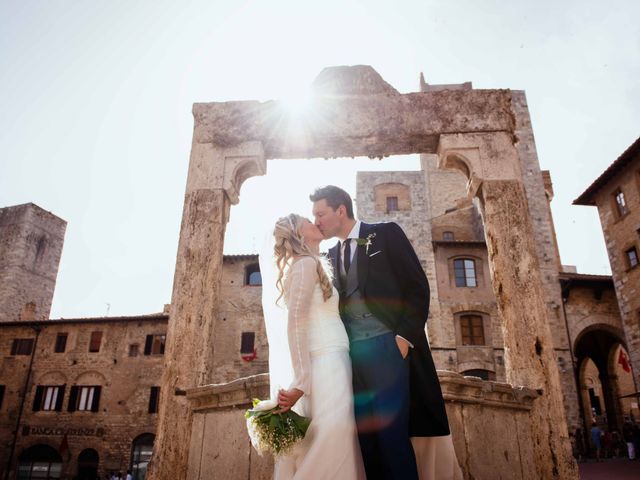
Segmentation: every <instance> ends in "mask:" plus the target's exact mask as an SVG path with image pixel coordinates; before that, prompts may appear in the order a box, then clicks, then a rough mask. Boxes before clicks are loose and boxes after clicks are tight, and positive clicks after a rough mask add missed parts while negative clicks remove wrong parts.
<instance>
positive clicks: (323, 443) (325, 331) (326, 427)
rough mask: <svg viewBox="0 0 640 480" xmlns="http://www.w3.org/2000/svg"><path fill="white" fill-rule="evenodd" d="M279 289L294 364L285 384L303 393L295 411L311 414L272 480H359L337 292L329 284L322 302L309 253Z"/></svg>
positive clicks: (348, 362)
mask: <svg viewBox="0 0 640 480" xmlns="http://www.w3.org/2000/svg"><path fill="white" fill-rule="evenodd" d="M284 291H285V294H284V300H285V303H286V306H287V311H288V315H287V316H288V320H287V337H288V343H289V350H290V353H291V366H292V369H293V381H292V383H291V384H290V385H289V386H288V388H298V389H300V390H302V391H303V392H304V396H303V397H302V398H301V399H300V400H299V401H298V402H297V403H296V405H295V407H294V410H295V411H297V412H298V413H299V414H301V415H304V416H306V417H309V418H311V425H310V427H309V430H308V431H307V434H306V436H305V438H304V439H303V440H302V441H301V442H300V443H299V444H298V445H297V446H296V447H295V448H294V450H293V452H292V453H290V454H288V455H286V456H282V457H279V458H277V459H276V462H275V471H274V479H275V480H290V479H295V480H305V479H309V480H312V479H313V480H322V479H326V480H330V479H340V480H351V479H364V478H365V474H364V467H363V464H362V455H361V453H360V447H359V444H358V436H357V431H356V426H355V420H354V414H353V388H352V383H351V360H350V358H349V339H348V337H347V333H346V331H345V328H344V325H343V323H342V321H341V320H340V316H339V314H338V292H337V291H336V290H335V289H333V295H332V296H331V297H330V298H329V299H327V301H324V298H323V295H322V290H321V288H320V284H319V279H318V274H317V272H316V260H315V259H314V258H312V257H302V258H300V259H298V260H296V261H295V262H294V263H293V265H292V266H291V268H290V271H289V273H288V275H287V278H286V280H285V283H284ZM285 388H287V387H285Z"/></svg>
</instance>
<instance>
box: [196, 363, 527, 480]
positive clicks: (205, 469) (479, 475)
mask: <svg viewBox="0 0 640 480" xmlns="http://www.w3.org/2000/svg"><path fill="white" fill-rule="evenodd" d="M439 379H440V385H441V387H442V393H443V396H444V399H445V406H446V409H447V415H448V417H449V424H450V427H451V432H452V438H453V442H454V448H455V451H456V457H457V460H458V462H459V464H460V465H461V466H462V467H463V468H462V470H463V471H464V473H465V478H467V479H475V480H495V479H497V478H505V479H506V478H508V479H511V480H533V479H536V478H539V477H537V476H536V474H535V470H534V469H533V466H532V462H531V458H532V444H531V430H532V425H533V424H534V422H535V420H534V419H533V418H532V416H531V413H530V410H531V407H532V405H533V403H534V402H535V401H536V399H537V398H538V394H537V392H535V391H534V390H531V389H527V388H522V387H520V388H513V387H512V386H511V385H507V384H504V383H496V382H482V381H480V380H478V379H473V378H463V377H462V376H461V375H458V374H456V373H452V372H439ZM268 393H269V379H268V376H267V375H257V376H252V377H248V378H240V379H237V380H235V381H233V382H230V383H228V384H224V385H206V386H202V387H198V388H195V389H191V390H189V391H188V392H187V398H188V399H189V400H190V402H191V408H192V409H193V411H194V421H193V426H192V434H191V445H190V448H189V470H188V473H187V476H186V478H188V479H189V480H209V479H211V478H218V472H225V477H224V478H225V479H227V480H268V479H271V478H272V477H273V458H272V456H271V455H268V454H265V455H264V456H262V457H261V456H259V455H257V454H256V452H255V450H254V449H253V448H252V447H251V444H250V442H249V441H248V439H247V432H246V426H245V424H246V421H245V419H244V410H245V409H247V408H249V406H250V403H251V399H252V398H255V397H259V398H264V397H265V396H266V395H268ZM487 439H491V441H490V442H487ZM478 445H482V448H477V446H478Z"/></svg>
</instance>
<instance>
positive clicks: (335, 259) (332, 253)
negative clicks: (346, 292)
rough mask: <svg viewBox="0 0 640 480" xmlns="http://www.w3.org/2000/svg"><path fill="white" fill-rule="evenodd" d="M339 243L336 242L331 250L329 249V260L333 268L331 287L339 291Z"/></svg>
mask: <svg viewBox="0 0 640 480" xmlns="http://www.w3.org/2000/svg"><path fill="white" fill-rule="evenodd" d="M339 253H340V242H338V243H337V244H336V245H335V246H334V247H333V248H330V249H329V260H330V261H331V266H332V267H333V286H334V287H336V290H338V291H339V292H340V291H341V286H340V255H339Z"/></svg>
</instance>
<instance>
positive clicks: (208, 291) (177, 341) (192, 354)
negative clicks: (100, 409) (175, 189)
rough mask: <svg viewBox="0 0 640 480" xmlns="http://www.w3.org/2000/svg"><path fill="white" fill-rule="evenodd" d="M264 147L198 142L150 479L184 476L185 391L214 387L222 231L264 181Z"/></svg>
mask: <svg viewBox="0 0 640 480" xmlns="http://www.w3.org/2000/svg"><path fill="white" fill-rule="evenodd" d="M265 171H266V165H265V157H264V153H263V149H262V144H261V143H260V142H246V143H244V144H242V145H239V146H237V147H234V148H221V147H218V146H216V145H214V144H212V143H198V138H197V136H194V140H193V145H192V149H191V159H190V162H189V172H188V177H187V188H186V193H185V200H184V209H183V213H182V225H181V227H180V241H179V244H178V255H177V259H176V271H175V275H174V279H173V294H172V298H171V310H170V317H169V326H168V330H167V340H166V348H165V363H164V371H163V375H162V386H161V390H160V392H161V393H160V395H161V396H160V411H159V423H158V434H157V436H156V440H155V443H154V449H153V458H152V461H151V465H150V468H149V473H148V476H147V478H149V479H151V480H165V479H166V480H176V479H183V478H187V466H188V457H189V444H190V436H191V430H192V426H191V423H192V410H191V408H190V406H189V403H188V401H187V398H186V396H185V391H186V390H187V389H192V388H194V387H197V386H199V385H204V384H207V383H211V382H210V380H211V379H210V378H209V375H210V372H211V371H212V370H213V369H212V363H213V350H212V348H211V346H212V341H211V338H212V335H213V328H214V325H215V318H216V315H217V314H218V309H219V304H220V301H219V300H220V298H219V296H220V280H221V277H222V253H223V244H224V233H225V229H226V225H227V222H228V220H229V210H230V206H231V204H234V203H237V202H238V196H239V192H240V186H241V185H242V183H243V182H244V180H246V179H247V178H249V177H251V176H255V175H264V173H265Z"/></svg>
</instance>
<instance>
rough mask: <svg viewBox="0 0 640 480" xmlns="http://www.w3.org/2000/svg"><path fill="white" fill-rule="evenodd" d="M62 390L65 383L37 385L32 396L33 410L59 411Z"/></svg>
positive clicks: (62, 394) (62, 395) (62, 396)
mask: <svg viewBox="0 0 640 480" xmlns="http://www.w3.org/2000/svg"><path fill="white" fill-rule="evenodd" d="M64 390H65V385H38V386H37V387H36V394H35V396H34V398H33V411H34V412H38V411H40V410H44V411H56V412H60V411H61V410H62V399H63V398H64Z"/></svg>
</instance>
